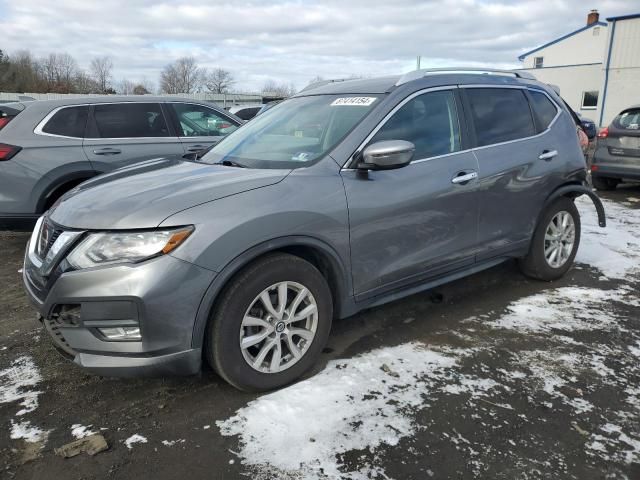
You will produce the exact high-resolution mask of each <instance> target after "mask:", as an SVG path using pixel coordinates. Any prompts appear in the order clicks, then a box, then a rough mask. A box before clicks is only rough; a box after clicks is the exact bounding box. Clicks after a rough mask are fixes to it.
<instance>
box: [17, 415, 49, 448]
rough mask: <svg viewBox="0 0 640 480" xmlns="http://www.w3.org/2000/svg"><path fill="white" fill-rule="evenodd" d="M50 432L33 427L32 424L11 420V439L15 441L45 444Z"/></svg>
mask: <svg viewBox="0 0 640 480" xmlns="http://www.w3.org/2000/svg"><path fill="white" fill-rule="evenodd" d="M48 435H49V431H44V430H42V429H41V428H39V427H35V426H32V425H31V422H29V421H28V420H27V421H24V422H17V423H16V422H14V421H13V420H11V438H12V439H13V440H20V439H22V440H24V441H25V442H29V443H37V442H43V441H46V440H47V437H48Z"/></svg>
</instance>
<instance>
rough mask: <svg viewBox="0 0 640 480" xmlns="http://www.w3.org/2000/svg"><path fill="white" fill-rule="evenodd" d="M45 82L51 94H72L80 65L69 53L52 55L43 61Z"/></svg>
mask: <svg viewBox="0 0 640 480" xmlns="http://www.w3.org/2000/svg"><path fill="white" fill-rule="evenodd" d="M42 70H43V74H44V80H45V83H46V86H47V90H48V91H49V92H57V93H71V92H72V91H73V79H74V77H75V76H76V73H77V72H78V64H77V63H76V61H75V59H74V58H73V57H72V56H71V55H69V54H68V53H50V54H49V56H48V57H47V58H46V59H44V60H43V61H42Z"/></svg>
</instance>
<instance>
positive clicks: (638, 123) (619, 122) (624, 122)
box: [613, 108, 640, 130]
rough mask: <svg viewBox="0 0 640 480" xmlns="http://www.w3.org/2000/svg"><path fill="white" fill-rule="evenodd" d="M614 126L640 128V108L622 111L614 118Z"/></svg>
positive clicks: (625, 128) (628, 128)
mask: <svg viewBox="0 0 640 480" xmlns="http://www.w3.org/2000/svg"><path fill="white" fill-rule="evenodd" d="M613 126H614V127H616V128H621V129H624V130H640V108H634V109H632V110H626V111H624V112H622V113H621V114H620V115H618V116H617V117H616V118H615V119H614V120H613Z"/></svg>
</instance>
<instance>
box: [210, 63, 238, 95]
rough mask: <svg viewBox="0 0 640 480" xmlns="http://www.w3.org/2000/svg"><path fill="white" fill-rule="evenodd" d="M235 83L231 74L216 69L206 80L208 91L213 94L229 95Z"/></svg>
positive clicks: (221, 69)
mask: <svg viewBox="0 0 640 480" xmlns="http://www.w3.org/2000/svg"><path fill="white" fill-rule="evenodd" d="M234 83H235V80H234V79H233V75H232V74H231V72H230V71H228V70H225V69H223V68H214V69H213V70H212V71H211V72H209V73H208V74H207V76H206V80H205V85H206V87H207V89H208V90H209V91H210V92H213V93H227V92H228V91H229V89H230V88H231V85H233V84H234Z"/></svg>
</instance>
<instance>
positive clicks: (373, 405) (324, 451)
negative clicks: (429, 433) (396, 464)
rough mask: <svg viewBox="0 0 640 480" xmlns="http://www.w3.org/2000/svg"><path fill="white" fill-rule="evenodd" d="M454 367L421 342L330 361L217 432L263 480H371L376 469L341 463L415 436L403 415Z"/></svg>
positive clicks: (259, 401) (263, 399)
mask: <svg viewBox="0 0 640 480" xmlns="http://www.w3.org/2000/svg"><path fill="white" fill-rule="evenodd" d="M461 353H462V352H461ZM455 363H456V359H455V358H454V357H453V356H450V355H448V354H443V353H441V352H438V351H434V350H432V349H428V348H425V347H424V345H421V344H417V343H416V344H414V343H409V344H405V345H399V346H397V347H388V348H383V349H379V350H374V351H372V352H370V353H367V354H365V355H362V356H359V357H356V358H353V359H349V360H344V361H333V362H330V363H329V364H328V365H327V367H326V369H325V370H324V371H322V372H321V373H319V374H317V375H316V376H314V377H313V378H310V379H308V380H305V381H303V382H300V383H298V384H296V385H293V386H291V387H289V388H285V389H283V390H280V391H277V392H274V393H271V394H269V395H265V396H263V397H260V398H259V399H257V400H254V401H253V402H251V403H249V404H248V405H247V406H246V407H244V408H242V409H240V410H239V411H238V412H237V413H236V415H235V416H233V417H231V418H229V419H227V420H225V421H222V422H217V425H218V427H219V428H220V431H221V432H222V434H223V435H238V436H239V437H240V442H241V446H242V451H241V457H242V459H243V460H242V462H243V463H244V464H245V465H249V466H252V467H260V468H261V469H262V471H261V473H262V474H263V475H265V478H268V477H269V476H272V477H283V476H284V475H287V474H288V475H291V474H292V472H296V471H299V473H300V476H301V477H302V478H308V479H313V478H325V475H326V476H328V477H329V478H333V477H338V476H340V475H345V476H346V477H347V478H354V479H355V478H368V475H370V474H371V473H372V471H371V469H368V471H360V472H347V473H346V474H345V473H344V472H341V467H342V465H341V463H340V461H339V460H338V456H339V455H341V454H344V453H346V452H349V451H351V450H363V449H370V450H374V449H376V448H377V447H379V446H380V445H381V444H386V445H396V444H397V443H398V441H399V440H400V439H401V438H403V437H406V436H409V435H412V434H413V433H414V431H415V430H414V429H415V425H413V423H412V421H411V418H410V417H409V416H407V415H406V411H407V410H408V409H409V410H410V409H416V408H419V407H420V406H421V405H422V403H423V401H424V397H425V395H427V394H428V393H429V391H430V390H432V389H433V388H434V386H435V383H436V382H437V381H438V380H442V379H443V378H444V377H445V376H446V375H447V370H448V369H450V368H451V367H452V366H453V365H454V364H455ZM469 388H473V387H472V385H469ZM294 452H295V453H294ZM365 470H367V469H366V468H365Z"/></svg>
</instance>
